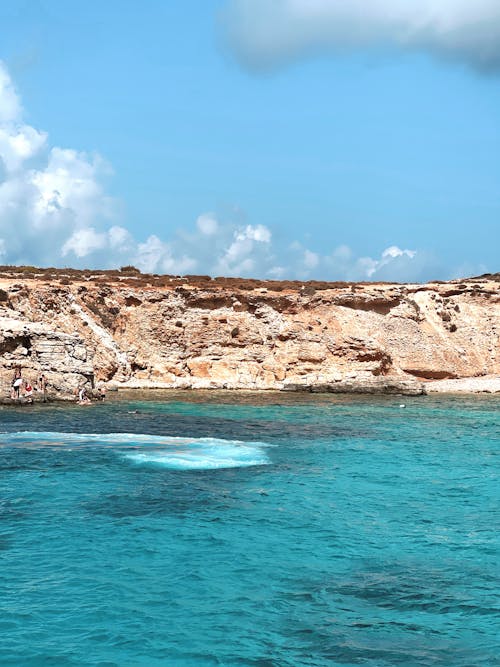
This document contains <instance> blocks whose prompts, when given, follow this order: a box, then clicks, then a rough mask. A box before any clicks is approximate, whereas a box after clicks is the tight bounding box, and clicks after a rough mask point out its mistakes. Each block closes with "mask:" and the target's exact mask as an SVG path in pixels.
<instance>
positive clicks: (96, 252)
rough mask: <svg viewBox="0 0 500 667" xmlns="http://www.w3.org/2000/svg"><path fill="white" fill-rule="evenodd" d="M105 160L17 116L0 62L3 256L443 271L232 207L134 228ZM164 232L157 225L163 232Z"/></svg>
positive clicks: (248, 268) (308, 272) (190, 265)
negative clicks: (333, 242) (325, 240)
mask: <svg viewBox="0 0 500 667" xmlns="http://www.w3.org/2000/svg"><path fill="white" fill-rule="evenodd" d="M111 173H112V170H111V167H110V166H109V165H108V164H107V162H106V161H105V160H104V159H103V158H102V157H101V156H100V155H98V154H92V155H89V154H87V153H85V152H82V151H78V150H75V149H72V148H61V147H57V146H50V142H49V137H48V136H47V134H46V133H45V132H43V131H41V130H38V129H36V128H35V127H33V126H31V125H29V124H27V123H26V122H25V121H24V112H23V108H22V105H21V101H20V98H19V95H18V94H17V92H16V90H15V88H14V85H13V82H12V80H11V78H10V76H9V73H8V71H7V69H6V67H5V66H4V65H2V64H1V62H0V261H1V262H2V263H4V264H32V265H41V266H74V267H88V268H115V267H120V266H123V265H128V264H133V265H135V266H137V267H138V268H139V269H141V270H142V271H144V272H157V273H169V274H176V275H185V274H187V273H198V274H200V273H202V274H210V275H214V276H216V275H219V276H220V275H226V276H241V277H260V278H288V279H299V280H307V279H312V278H315V279H320V280H328V279H331V280H339V279H344V280H425V279H428V278H433V277H442V276H440V275H439V272H436V271H437V269H438V267H437V264H436V263H435V262H433V260H430V258H429V257H427V256H426V254H425V253H422V252H417V251H415V250H408V249H401V248H399V247H398V246H397V245H394V246H391V247H389V248H387V249H385V250H383V252H381V254H380V255H379V256H376V257H363V256H361V257H360V256H357V255H356V253H355V251H354V250H352V249H351V248H349V247H347V246H339V247H333V248H331V249H322V251H321V252H318V249H317V248H310V247H307V246H306V245H304V244H303V243H301V242H298V241H291V242H290V241H288V240H287V241H276V240H275V238H274V237H273V233H272V230H271V229H270V228H269V227H267V226H266V225H263V224H260V223H258V222H257V223H254V224H251V223H249V222H248V221H247V220H246V219H245V216H244V214H243V213H242V212H241V211H239V210H238V209H232V210H231V211H230V214H229V215H227V214H226V215H224V216H220V215H217V214H216V213H215V212H210V211H208V212H203V213H201V214H200V215H199V216H198V218H197V219H196V220H194V221H193V225H192V228H191V229H183V230H177V231H174V232H172V231H171V230H169V231H168V232H166V234H165V236H166V237H167V238H160V236H158V235H149V236H145V237H144V238H136V237H135V236H134V235H133V234H132V233H131V232H130V231H129V230H128V229H127V228H126V227H125V226H124V225H123V223H122V221H121V217H120V210H121V207H120V204H119V202H117V201H116V200H114V199H113V198H112V197H110V196H109V195H108V194H107V192H106V182H107V180H108V179H109V177H110V175H111ZM162 236H163V235H162Z"/></svg>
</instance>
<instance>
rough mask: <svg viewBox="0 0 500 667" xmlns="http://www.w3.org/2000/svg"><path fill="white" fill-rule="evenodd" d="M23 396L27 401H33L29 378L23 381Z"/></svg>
mask: <svg viewBox="0 0 500 667" xmlns="http://www.w3.org/2000/svg"><path fill="white" fill-rule="evenodd" d="M24 398H25V399H26V402H27V403H33V386H32V384H31V382H30V381H29V380H26V381H25V383H24Z"/></svg>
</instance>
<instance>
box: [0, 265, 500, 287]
mask: <svg viewBox="0 0 500 667" xmlns="http://www.w3.org/2000/svg"><path fill="white" fill-rule="evenodd" d="M1 278H3V279H5V280H9V279H25V280H39V281H41V282H45V281H47V282H50V281H58V282H59V283H60V284H62V285H71V284H72V283H74V282H83V281H86V282H92V283H96V284H101V285H106V284H113V283H119V284H120V285H124V286H127V287H140V288H147V287H156V288H158V287H159V288H162V287H163V288H165V287H166V288H168V287H170V288H175V287H178V286H190V287H195V288H205V289H206V288H212V289H220V288H224V289H228V290H241V291H248V290H258V289H267V290H269V291H272V292H283V291H288V292H300V291H302V292H305V293H306V294H307V293H309V294H312V293H314V292H315V291H320V290H326V289H349V288H350V289H351V290H352V291H354V290H356V288H357V286H360V287H362V286H364V285H372V284H373V283H371V282H369V281H365V282H356V283H353V282H345V281H323V280H307V281H300V280H259V279H256V278H226V277H224V276H217V277H215V278H212V277H211V276H207V275H184V276H176V275H159V274H150V273H142V272H141V271H140V270H139V269H137V268H136V267H135V266H130V265H129V266H123V267H121V268H120V269H98V270H91V269H72V268H63V269H60V268H55V267H47V268H40V267H36V266H9V265H3V266H2V265H0V279H1ZM485 280H488V281H495V282H500V273H486V274H483V275H481V276H476V277H474V278H464V279H463V282H470V281H485ZM433 282H435V283H436V282H444V281H433ZM450 282H460V281H450ZM377 284H382V285H387V284H391V283H387V282H380V283H377Z"/></svg>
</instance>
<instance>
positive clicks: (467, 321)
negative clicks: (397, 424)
mask: <svg viewBox="0 0 500 667" xmlns="http://www.w3.org/2000/svg"><path fill="white" fill-rule="evenodd" d="M149 280H150V282H154V280H153V277H150V278H149ZM224 280H225V279H221V281H210V280H209V279H206V280H204V281H198V283H197V282H196V281H195V280H193V281H189V280H185V281H184V282H182V279H176V280H175V282H174V283H173V284H172V286H170V285H169V284H168V281H165V284H164V285H161V286H158V285H155V284H148V277H147V276H139V277H137V278H136V279H135V278H134V279H132V278H128V279H127V281H126V282H125V283H124V281H121V280H119V279H118V278H113V279H112V278H108V279H104V278H103V277H102V276H101V277H97V278H95V279H94V278H92V277H88V278H86V279H82V278H81V277H80V278H78V279H76V278H73V279H71V280H69V279H68V280H67V281H64V282H65V283H66V284H61V281H59V280H45V281H40V280H36V279H20V278H19V277H17V278H15V279H14V278H13V279H9V278H3V279H0V289H1V290H2V295H3V297H2V299H1V300H0V353H1V356H0V379H1V381H2V386H3V394H2V395H3V396H6V395H8V393H9V390H10V380H11V377H12V373H13V369H14V367H15V366H17V365H21V366H22V368H23V373H24V374H25V375H27V376H29V377H30V378H31V377H35V376H36V375H37V374H38V373H39V372H41V371H43V372H45V373H46V375H48V376H49V381H50V382H51V385H52V387H53V391H54V393H55V394H56V395H69V394H71V393H72V392H73V391H74V389H75V388H76V387H77V386H79V385H81V383H83V382H88V383H89V384H95V383H96V382H98V381H102V382H106V383H109V384H110V385H111V386H113V385H114V386H123V387H127V386H128V387H145V388H146V387H165V388H170V387H171V388H187V387H190V388H191V387H192V388H200V389H202V388H230V389H250V390H251V389H304V390H310V391H318V390H321V391H367V392H384V391H391V392H400V393H420V392H421V391H422V390H423V389H422V387H423V386H424V385H425V388H426V389H428V390H430V391H437V390H446V389H440V387H449V386H451V385H449V384H448V385H446V384H443V382H444V381H449V380H457V379H461V378H481V377H482V376H488V377H490V378H493V380H495V378H498V377H499V376H500V357H499V332H500V296H499V289H498V288H499V283H498V282H496V281H495V280H493V279H488V278H481V279H471V280H465V281H461V282H460V281H453V282H449V283H428V284H425V285H395V284H377V283H373V284H358V285H341V286H333V285H332V286H331V287H329V286H325V285H323V286H322V288H321V289H317V288H314V287H312V286H309V285H306V286H304V288H301V287H300V285H298V286H297V287H295V288H293V287H290V285H289V284H282V285H280V284H278V283H270V284H269V287H267V288H262V287H259V288H254V287H253V284H252V281H246V282H245V281H240V284H239V285H238V287H234V286H229V287H227V286H225V284H224ZM134 282H135V283H136V284H134ZM179 283H180V284H179ZM440 383H441V384H440ZM467 386H469V387H471V388H472V390H474V391H475V390H476V389H475V387H476V386H479V385H477V384H474V383H473V382H472V383H471V382H470V383H469V384H468V385H467ZM490 386H491V387H496V386H497V384H496V383H495V381H493V384H491V385H490ZM493 390H494V391H497V389H493Z"/></svg>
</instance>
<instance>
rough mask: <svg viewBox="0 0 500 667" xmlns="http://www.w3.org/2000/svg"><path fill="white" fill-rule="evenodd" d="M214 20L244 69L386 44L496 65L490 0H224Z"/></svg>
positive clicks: (499, 38) (480, 66)
mask: <svg viewBox="0 0 500 667" xmlns="http://www.w3.org/2000/svg"><path fill="white" fill-rule="evenodd" d="M222 26H223V31H224V37H225V39H226V41H227V43H228V44H229V46H230V48H231V49H232V50H233V52H234V53H235V54H236V55H237V57H238V58H239V59H240V61H241V62H242V63H244V64H245V65H247V66H249V67H252V68H268V67H274V66H277V65H280V64H283V63H285V62H287V61H290V60H293V59H296V58H299V57H304V56H307V55H311V54H315V53H321V52H342V51H349V50H355V49H367V48H388V47H389V48H394V49H402V50H407V51H421V52H427V53H430V54H432V55H434V56H437V57H440V58H443V59H446V60H456V61H459V62H462V63H465V64H467V65H469V66H471V67H473V68H475V69H477V70H482V71H497V72H498V71H500V3H499V2H498V0H474V1H471V0H438V1H436V0H348V1H346V0H228V2H227V3H226V6H225V8H224V10H223V12H222Z"/></svg>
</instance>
